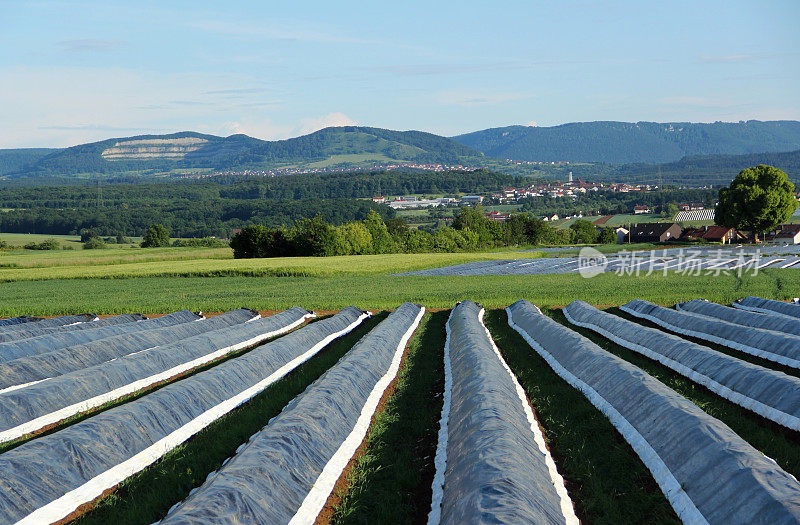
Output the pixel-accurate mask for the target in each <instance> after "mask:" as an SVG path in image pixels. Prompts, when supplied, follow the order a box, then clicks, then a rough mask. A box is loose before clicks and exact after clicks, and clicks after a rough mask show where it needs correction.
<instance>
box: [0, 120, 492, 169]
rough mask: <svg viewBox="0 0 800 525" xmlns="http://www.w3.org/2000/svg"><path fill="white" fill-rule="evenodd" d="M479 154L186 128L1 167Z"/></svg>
mask: <svg viewBox="0 0 800 525" xmlns="http://www.w3.org/2000/svg"><path fill="white" fill-rule="evenodd" d="M0 158H2V157H0ZM481 158H482V154H480V153H479V152H477V151H475V150H474V149H472V148H470V147H468V146H464V145H462V144H460V143H458V142H456V141H454V140H452V139H448V138H445V137H440V136H438V135H433V134H431V133H424V132H420V131H392V130H385V129H379V128H368V127H357V126H347V127H337V128H326V129H323V130H320V131H317V132H316V133H312V134H310V135H304V136H302V137H297V138H292V139H287V140H279V141H264V140H259V139H255V138H252V137H248V136H246V135H232V136H230V137H217V136H214V135H204V134H201V133H193V132H181V133H173V134H169V135H139V136H135V137H125V138H113V139H108V140H103V141H100V142H93V143H90V144H81V145H79V146H74V147H71V148H65V149H60V150H51V151H49V152H47V154H44V155H42V156H38V157H35V156H32V157H30V158H29V159H28V161H27V162H17V164H16V169H13V170H7V171H6V172H5V173H6V174H9V175H10V176H11V177H58V176H61V177H63V176H65V175H66V176H69V175H78V174H107V175H114V174H117V175H118V174H122V173H135V172H139V173H143V172H144V173H148V172H150V173H155V172H169V171H171V170H181V169H218V170H237V169H271V168H281V167H306V166H310V167H334V166H340V165H341V166H359V165H370V164H374V163H386V162H416V163H442V164H459V163H467V162H470V161H472V162H473V163H475V162H477V161H478V160H479V159H481Z"/></svg>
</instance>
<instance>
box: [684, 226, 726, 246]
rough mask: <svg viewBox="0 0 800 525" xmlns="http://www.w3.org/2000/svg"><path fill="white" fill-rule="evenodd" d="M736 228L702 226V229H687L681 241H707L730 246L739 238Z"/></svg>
mask: <svg viewBox="0 0 800 525" xmlns="http://www.w3.org/2000/svg"><path fill="white" fill-rule="evenodd" d="M738 236H739V234H738V232H737V231H736V229H735V228H728V227H726V226H701V227H700V228H686V229H685V230H684V231H683V234H682V235H681V239H705V240H706V241H709V242H719V243H722V244H728V243H730V242H732V241H733V240H734V239H736V238H738Z"/></svg>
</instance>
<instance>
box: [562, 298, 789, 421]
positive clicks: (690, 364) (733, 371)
mask: <svg viewBox="0 0 800 525" xmlns="http://www.w3.org/2000/svg"><path fill="white" fill-rule="evenodd" d="M722 308H725V307H724V306H723V307H722ZM728 310H730V308H728ZM563 312H564V315H565V316H566V317H567V319H568V320H569V322H571V323H572V324H575V325H577V326H582V327H584V328H588V329H590V330H593V331H595V332H597V333H598V334H600V335H602V336H604V337H606V338H608V339H610V340H612V341H614V342H616V343H618V344H619V345H621V346H624V347H625V348H628V349H629V350H633V351H634V352H638V353H640V354H643V355H645V356H647V357H649V358H651V359H654V360H656V361H658V362H659V363H661V364H663V365H665V366H667V367H669V368H671V369H673V370H675V371H676V372H678V373H679V374H681V375H683V376H686V377H688V378H689V379H691V380H692V381H694V382H696V383H699V384H701V385H703V386H705V387H706V388H708V389H709V390H711V391H713V392H715V393H717V394H719V395H720V396H722V397H724V398H725V399H728V400H730V401H732V402H733V403H736V404H737V405H739V406H742V407H744V408H746V409H748V410H752V411H753V412H755V413H757V414H759V415H761V416H764V417H765V418H767V419H770V420H772V421H775V422H776V423H778V424H780V425H783V426H785V427H788V428H791V429H793V430H800V379H798V378H796V377H794V376H790V375H787V374H784V373H783V372H778V371H775V370H772V369H769V368H764V367H763V366H759V365H755V364H753V363H749V362H747V361H743V360H741V359H737V358H735V357H731V356H729V355H727V354H723V353H722V352H718V351H716V350H713V349H711V348H708V347H705V346H701V345H698V344H695V343H692V342H690V341H687V340H685V339H682V338H680V337H678V336H675V335H672V334H667V333H664V332H662V331H661V330H657V329H655V328H648V327H645V326H642V325H640V324H638V323H634V322H632V321H628V320H627V319H623V318H621V317H618V316H616V315H611V314H609V313H606V312H602V311H600V310H598V309H596V308H594V307H593V306H591V305H589V304H588V303H586V302H584V301H573V302H572V303H570V304H569V305H567V306H566V307H565V308H564V310H563ZM742 313H745V312H742ZM754 315H758V314H754Z"/></svg>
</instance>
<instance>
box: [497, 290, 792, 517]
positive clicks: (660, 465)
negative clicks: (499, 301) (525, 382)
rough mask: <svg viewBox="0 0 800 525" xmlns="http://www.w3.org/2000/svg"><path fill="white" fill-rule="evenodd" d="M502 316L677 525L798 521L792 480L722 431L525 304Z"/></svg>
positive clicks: (633, 368) (631, 368) (675, 397)
mask: <svg viewBox="0 0 800 525" xmlns="http://www.w3.org/2000/svg"><path fill="white" fill-rule="evenodd" d="M507 312H508V318H509V325H510V326H511V327H512V328H514V329H515V330H517V331H518V332H519V333H520V334H521V335H522V337H523V338H525V340H526V341H528V343H529V344H530V345H531V347H532V348H533V349H534V350H535V351H536V352H538V353H539V354H540V355H541V356H542V357H543V358H544V359H545V361H546V362H547V363H548V364H549V365H550V366H551V367H552V368H553V370H554V371H555V372H556V373H557V374H558V375H559V376H561V377H562V378H563V379H565V380H566V381H567V382H568V383H569V384H570V385H572V386H573V387H575V388H576V389H578V390H579V391H581V392H582V393H583V394H584V395H585V396H586V397H587V398H588V399H589V401H590V402H591V403H592V404H593V405H595V407H597V408H598V409H599V410H600V411H601V412H602V413H603V414H604V415H605V416H606V417H608V419H609V420H610V421H611V423H612V424H613V425H614V426H615V427H616V428H617V430H619V432H620V433H621V434H622V436H623V437H624V438H625V439H626V441H628V443H630V445H631V446H632V447H633V449H634V451H636V453H637V454H638V455H639V457H640V458H641V459H642V461H643V462H644V464H645V465H646V466H647V467H648V468H649V469H650V471H651V473H652V474H653V477H654V478H655V480H656V482H657V483H658V485H659V486H660V487H661V490H662V491H663V492H664V494H665V495H666V497H667V499H668V500H669V502H670V503H671V504H672V506H673V508H674V509H675V511H676V512H677V514H678V517H680V518H681V519H682V520H683V521H684V523H726V524H730V523H754V522H759V523H795V522H797V521H798V520H800V484H798V482H797V480H796V479H795V478H794V477H792V476H791V475H790V474H788V473H786V472H785V471H784V470H782V469H781V468H780V467H779V466H778V465H777V464H776V463H775V462H774V461H772V460H770V459H769V458H767V457H766V456H764V455H763V454H762V453H761V452H759V451H758V450H756V449H754V448H753V447H752V446H750V445H749V444H748V443H746V442H745V441H744V440H743V439H742V438H740V437H739V436H738V435H737V434H736V433H734V432H733V431H732V430H731V429H730V428H729V427H727V426H726V425H725V424H723V423H722V422H720V421H719V420H717V419H715V418H713V417H711V416H710V415H708V414H707V413H705V412H703V411H702V410H701V409H700V408H699V407H698V406H697V405H695V404H694V403H692V402H690V401H688V400H687V399H685V398H684V397H682V396H681V395H679V394H678V393H677V392H675V391H673V390H671V389H670V388H668V387H667V386H665V385H664V384H663V383H661V382H659V381H657V380H656V379H654V378H653V377H651V376H649V375H648V374H646V373H644V372H643V371H642V370H640V369H639V368H637V367H636V366H634V365H632V364H631V363H628V362H627V361H625V360H623V359H620V358H618V357H616V356H614V355H612V354H610V353H609V352H606V351H605V350H603V349H602V348H600V347H599V346H597V345H595V344H594V343H592V342H591V341H589V340H588V339H586V338H584V337H582V336H580V335H579V334H577V333H576V332H574V331H572V330H570V329H568V328H566V327H564V326H562V325H561V324H559V323H557V322H556V321H554V320H552V319H550V318H549V317H547V316H545V315H543V314H542V313H541V312H540V311H539V310H538V308H536V307H535V306H533V305H532V304H530V303H529V302H527V301H518V302H516V303H514V304H513V305H511V306H510V307H508V309H507ZM732 502H736V504H735V505H734V504H732Z"/></svg>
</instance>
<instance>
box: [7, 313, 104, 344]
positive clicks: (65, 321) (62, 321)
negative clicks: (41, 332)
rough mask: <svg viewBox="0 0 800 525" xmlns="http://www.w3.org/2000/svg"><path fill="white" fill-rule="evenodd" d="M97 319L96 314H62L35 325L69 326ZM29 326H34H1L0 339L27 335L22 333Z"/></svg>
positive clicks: (37, 326) (8, 339)
mask: <svg viewBox="0 0 800 525" xmlns="http://www.w3.org/2000/svg"><path fill="white" fill-rule="evenodd" d="M97 320H99V317H97V316H96V315H95V314H78V315H62V316H60V317H51V318H50V319H42V320H40V321H36V325H35V326H36V328H37V329H41V328H54V327H64V328H67V327H70V326H73V325H76V324H79V323H90V322H93V321H97ZM29 328H33V327H32V326H30V325H28V324H27V323H22V324H20V323H16V324H7V325H4V326H0V337H2V338H3V339H0V340H7V341H11V340H14V339H17V338H19V337H26V336H24V335H22V333H23V332H24V331H25V330H27V329H29Z"/></svg>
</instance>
